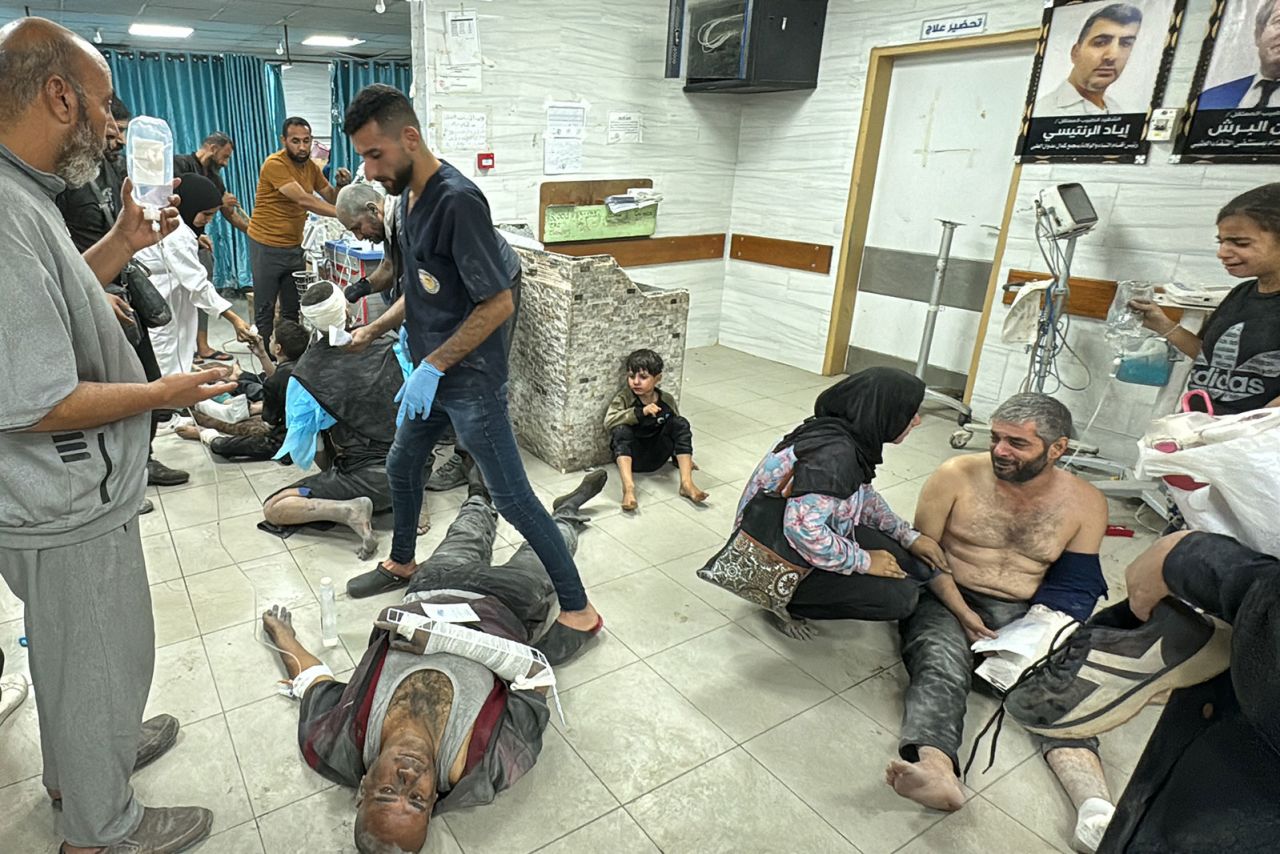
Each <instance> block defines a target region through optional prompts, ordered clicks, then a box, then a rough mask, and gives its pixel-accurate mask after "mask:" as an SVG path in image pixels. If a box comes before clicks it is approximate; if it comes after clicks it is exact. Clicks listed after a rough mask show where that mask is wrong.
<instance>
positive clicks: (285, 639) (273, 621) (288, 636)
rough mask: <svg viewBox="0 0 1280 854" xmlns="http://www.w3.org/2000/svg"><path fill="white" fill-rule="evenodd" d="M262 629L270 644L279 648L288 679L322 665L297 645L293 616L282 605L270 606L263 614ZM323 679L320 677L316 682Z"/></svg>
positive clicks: (301, 646)
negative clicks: (309, 668)
mask: <svg viewBox="0 0 1280 854" xmlns="http://www.w3.org/2000/svg"><path fill="white" fill-rule="evenodd" d="M262 628H263V629H264V630H266V633H267V637H268V638H270V639H271V642H272V643H273V644H275V645H276V646H277V647H278V648H279V650H280V660H281V661H283V662H284V669H285V672H286V673H287V674H289V678H290V679H292V678H293V677H295V676H297V675H298V674H299V673H301V672H302V671H304V670H306V669H307V668H308V667H315V666H316V665H317V664H322V663H323V662H321V661H320V659H318V658H316V657H315V656H314V655H312V654H311V653H310V652H308V651H307V648H306V647H304V646H303V645H302V644H301V643H299V641H298V635H297V633H296V632H295V631H294V630H293V615H292V614H290V613H289V609H288V608H286V607H284V606H283V605H272V606H271V607H270V608H268V609H267V610H266V611H265V612H263V614H262ZM325 678H326V677H323V676H321V677H319V678H318V679H317V681H320V680H322V679H325Z"/></svg>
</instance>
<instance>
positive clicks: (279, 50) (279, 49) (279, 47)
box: [276, 39, 284, 56]
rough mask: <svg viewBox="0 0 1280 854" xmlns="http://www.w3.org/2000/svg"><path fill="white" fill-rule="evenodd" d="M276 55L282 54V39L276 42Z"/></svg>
mask: <svg viewBox="0 0 1280 854" xmlns="http://www.w3.org/2000/svg"><path fill="white" fill-rule="evenodd" d="M276 56H284V39H280V41H278V42H276Z"/></svg>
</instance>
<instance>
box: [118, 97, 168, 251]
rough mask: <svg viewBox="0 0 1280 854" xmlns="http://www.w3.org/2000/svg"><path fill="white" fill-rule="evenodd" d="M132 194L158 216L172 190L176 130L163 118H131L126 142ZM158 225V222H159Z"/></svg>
mask: <svg viewBox="0 0 1280 854" xmlns="http://www.w3.org/2000/svg"><path fill="white" fill-rule="evenodd" d="M125 158H126V160H127V162H128V166H129V179H130V180H131V181H132V182H133V198H134V199H135V200H136V201H137V202H138V204H140V205H142V206H143V207H144V208H147V209H148V213H150V212H151V211H155V212H156V215H157V216H158V214H159V211H160V209H161V208H163V207H165V206H166V205H168V204H169V196H171V195H172V194H173V132H172V131H170V130H169V123H168V122H166V121H165V120H164V119H154V118H152V117H151V116H139V117H138V118H136V119H134V120H133V121H131V122H129V137H128V141H127V142H126V143H125ZM157 227H158V226H157Z"/></svg>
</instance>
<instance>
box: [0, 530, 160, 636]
mask: <svg viewBox="0 0 1280 854" xmlns="http://www.w3.org/2000/svg"><path fill="white" fill-rule="evenodd" d="M142 554H143V557H144V559H145V560H146V562H147V582H148V583H149V584H155V583H156V582H157V581H168V580H170V579H172V578H178V577H179V576H181V575H182V569H181V567H179V566H178V554H177V552H175V551H174V549H173V540H172V539H171V538H170V536H169V535H168V534H167V533H166V534H152V535H150V536H147V537H143V538H142ZM3 610H4V606H3V604H0V617H2V615H3Z"/></svg>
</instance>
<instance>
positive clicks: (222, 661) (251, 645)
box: [203, 604, 368, 709]
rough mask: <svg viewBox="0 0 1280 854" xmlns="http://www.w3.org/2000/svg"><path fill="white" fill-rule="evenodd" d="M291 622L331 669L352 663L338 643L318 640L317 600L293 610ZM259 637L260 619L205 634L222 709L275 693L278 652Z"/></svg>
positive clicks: (304, 642) (305, 643) (279, 676)
mask: <svg viewBox="0 0 1280 854" xmlns="http://www.w3.org/2000/svg"><path fill="white" fill-rule="evenodd" d="M293 625H294V629H295V631H296V632H297V634H298V640H299V641H300V642H301V643H302V645H303V646H304V647H306V648H307V649H308V650H310V652H311V653H312V654H313V655H315V656H316V657H317V658H319V659H320V660H321V661H323V662H324V663H325V664H327V665H329V667H330V669H332V670H333V672H335V673H341V672H342V671H344V670H350V669H351V668H352V667H354V666H355V662H353V661H352V660H351V656H349V655H348V654H347V651H346V649H345V648H344V647H343V646H342V644H338V646H336V647H333V648H326V647H325V646H324V645H323V644H322V643H321V642H320V606H319V604H314V605H305V606H303V607H301V608H299V609H297V610H296V611H293ZM260 637H262V629H261V621H260V620H253V621H251V622H248V623H241V624H240V625H236V626H231V627H230V628H226V629H221V630H219V631H216V632H210V633H207V634H205V636H204V638H203V640H204V647H205V650H206V652H207V653H208V656H209V667H210V669H211V671H212V673H213V683H214V685H215V686H216V687H217V691H218V697H219V698H220V699H221V701H222V707H223V708H224V709H235V708H239V707H240V706H244V705H248V704H249V703H253V702H256V701H258V700H262V699H265V698H267V697H273V696H275V695H276V689H277V687H278V682H277V680H279V679H283V678H284V665H283V664H282V662H281V660H280V654H279V653H277V652H276V651H274V650H272V649H269V648H268V647H267V646H265V645H264V644H262V643H260V642H259V638H260ZM365 637H366V638H367V637H368V631H366V632H365Z"/></svg>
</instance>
